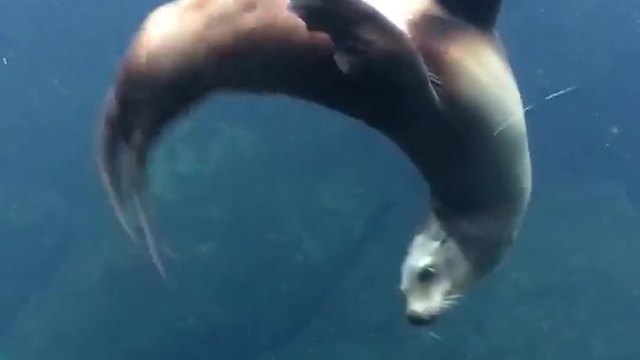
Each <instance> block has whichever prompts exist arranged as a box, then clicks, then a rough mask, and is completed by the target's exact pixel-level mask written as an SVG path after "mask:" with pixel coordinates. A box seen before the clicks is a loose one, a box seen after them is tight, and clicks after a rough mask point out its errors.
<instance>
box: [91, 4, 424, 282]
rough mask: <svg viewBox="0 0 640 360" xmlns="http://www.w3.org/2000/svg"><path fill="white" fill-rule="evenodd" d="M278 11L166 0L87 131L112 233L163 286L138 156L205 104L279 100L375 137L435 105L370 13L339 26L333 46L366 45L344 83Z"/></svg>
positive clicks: (407, 53)
mask: <svg viewBox="0 0 640 360" xmlns="http://www.w3.org/2000/svg"><path fill="white" fill-rule="evenodd" d="M289 5H290V4H289V3H288V2H287V1H286V0H217V1H211V0H176V1H173V2H170V3H167V4H164V5H162V6H160V7H158V8H156V9H155V10H154V11H152V12H151V13H150V14H149V16H148V17H147V18H146V19H145V21H144V22H143V24H142V26H141V27H140V29H139V30H138V32H137V33H136V34H135V36H134V38H133V39H132V41H131V44H130V46H129V49H128V50H127V52H126V54H125V57H124V60H123V62H122V64H121V66H120V68H119V71H118V74H117V78H116V81H115V84H113V85H112V86H111V88H110V90H109V92H108V96H107V100H106V104H105V107H104V109H103V112H102V114H101V118H100V121H99V135H98V136H99V141H98V166H99V170H100V174H101V178H102V181H103V184H104V186H105V189H106V191H107V193H108V195H109V199H110V202H111V204H112V205H113V207H114V211H115V213H116V216H117V218H118V220H119V222H120V224H121V225H122V226H123V228H124V229H125V230H126V232H127V234H128V236H129V237H130V238H131V239H133V240H134V241H138V240H139V239H140V238H142V239H144V242H145V243H146V246H147V248H148V253H149V255H150V257H151V258H152V261H153V262H154V264H155V266H156V267H157V269H158V270H159V272H160V274H161V275H162V276H163V277H166V271H165V268H164V265H163V262H162V261H161V257H160V254H159V252H158V249H157V244H156V241H155V239H154V236H153V233H152V231H151V227H150V222H149V219H148V215H147V211H146V206H145V202H144V198H143V195H144V190H145V188H146V181H147V179H146V167H147V163H148V157H149V153H150V151H151V148H152V147H153V145H154V144H155V143H156V142H157V141H158V139H159V138H160V137H161V135H162V134H163V132H164V131H165V130H166V129H167V128H169V126H170V125H172V124H174V123H176V122H177V121H178V119H179V118H180V117H181V115H185V114H186V113H187V111H188V109H190V108H191V107H193V106H194V105H196V104H197V103H198V102H199V101H202V100H203V99H204V98H206V97H207V96H210V97H212V96H215V95H217V94H222V93H225V92H251V93H259V94H282V95H286V96H290V97H294V98H298V99H303V100H306V101H311V102H314V103H317V104H320V105H323V106H325V107H327V108H330V109H333V110H335V111H338V112H341V113H343V114H346V115H348V116H350V117H352V118H355V119H359V120H361V121H363V122H364V123H366V124H368V125H370V126H372V127H374V128H378V129H384V131H388V130H390V129H394V128H399V126H401V125H402V123H403V122H408V123H413V122H415V121H414V120H412V117H415V116H418V114H420V116H422V112H423V110H422V109H431V108H434V107H435V103H434V104H428V103H427V102H429V101H435V96H434V88H433V87H432V86H431V83H430V81H429V78H428V77H427V72H426V71H424V69H423V67H424V63H423V62H422V60H421V59H420V57H419V56H418V54H417V53H416V52H415V49H414V48H413V46H412V45H411V43H410V42H409V39H408V38H407V37H406V35H405V34H404V33H402V32H401V31H399V30H398V29H397V28H396V27H395V26H394V25H393V24H392V23H391V22H389V21H387V20H386V19H385V18H384V17H383V16H382V15H380V14H379V13H378V12H376V11H366V13H367V14H368V16H367V17H366V18H363V19H355V18H350V19H346V20H348V21H350V22H351V23H352V24H351V25H348V24H344V25H346V28H347V29H348V34H349V36H347V37H346V38H344V39H338V41H337V42H336V43H339V44H345V42H346V41H348V39H349V38H354V39H356V40H357V39H364V38H366V39H367V44H366V46H363V47H361V48H360V49H359V50H358V57H359V62H358V64H357V66H354V67H353V68H352V69H350V71H348V73H347V72H345V69H344V68H342V67H341V66H340V64H341V62H340V61H339V55H340V52H339V51H337V48H336V47H335V44H334V41H332V40H331V39H330V38H329V36H328V35H327V34H325V33H323V32H317V31H312V30H309V29H308V27H307V24H305V22H304V21H303V20H302V19H301V17H300V16H298V15H297V14H296V13H295V11H292V10H291V9H290V8H289ZM316 9H317V10H320V8H318V7H316ZM342 13H343V14H348V12H344V11H342ZM354 13H355V12H354ZM342 27H343V28H344V26H342ZM345 46H346V45H345ZM347 47H348V46H347ZM349 50H350V51H352V50H354V49H349ZM390 120H393V121H390ZM128 212H132V214H130V215H133V216H134V217H135V218H137V223H135V222H134V223H133V224H130V223H129V221H128V216H127V213H128Z"/></svg>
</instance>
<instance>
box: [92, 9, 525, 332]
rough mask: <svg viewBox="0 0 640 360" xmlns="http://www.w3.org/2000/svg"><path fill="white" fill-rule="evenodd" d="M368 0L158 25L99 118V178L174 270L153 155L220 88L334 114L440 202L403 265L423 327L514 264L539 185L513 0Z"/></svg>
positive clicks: (143, 38) (183, 14) (198, 13)
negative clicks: (509, 258)
mask: <svg viewBox="0 0 640 360" xmlns="http://www.w3.org/2000/svg"><path fill="white" fill-rule="evenodd" d="M366 1H367V2H368V3H367V2H363V0H292V1H291V4H288V3H287V2H285V1H284V0H225V1H222V0H218V1H211V0H177V1H175V2H173V3H170V4H168V5H165V6H163V7H161V8H160V9H158V10H157V11H156V12H154V13H153V14H152V15H151V16H150V17H149V18H148V19H147V21H146V22H145V26H143V28H142V29H141V31H140V32H139V34H138V35H137V36H136V38H135V39H134V41H133V43H132V46H131V48H130V49H129V52H128V54H127V57H126V59H125V62H124V63H123V66H122V69H121V72H120V75H119V78H118V82H117V83H116V85H115V86H114V88H113V90H112V92H111V96H110V98H109V101H108V103H107V107H106V110H105V114H104V116H103V119H102V121H101V124H102V131H101V140H102V141H101V150H100V167H101V172H102V175H103V180H104V182H105V185H106V188H107V189H108V191H109V192H110V195H111V198H112V203H113V204H114V205H115V208H116V213H117V214H118V216H119V217H120V220H121V222H122V223H123V224H125V227H126V228H128V227H127V226H126V222H125V221H124V216H123V207H124V203H125V202H126V201H131V202H133V203H134V206H135V208H134V209H135V210H134V211H135V212H136V214H138V216H139V218H140V219H139V220H140V225H141V227H142V230H143V232H144V238H145V240H146V241H147V243H148V246H149V249H150V253H151V255H152V257H153V258H154V261H155V263H156V265H157V266H158V268H159V269H160V270H161V272H163V273H164V270H163V268H162V265H161V262H160V260H159V257H158V254H157V251H156V250H155V243H154V241H153V237H152V236H151V234H150V231H149V229H148V224H147V221H146V217H145V211H144V210H143V207H142V202H141V200H140V196H141V194H142V192H143V191H142V190H144V170H145V166H146V157H147V154H148V151H149V149H150V147H151V145H152V144H153V142H154V141H155V140H157V138H158V136H159V134H161V132H162V131H163V130H164V129H166V128H167V126H168V125H169V124H171V123H173V122H175V121H176V119H177V118H178V115H181V114H182V113H184V111H186V109H188V108H189V106H191V105H193V104H195V103H196V102H197V101H199V100H202V99H203V98H204V97H205V95H208V94H215V93H218V92H221V91H244V92H254V93H255V92H257V93H280V94H285V95H289V96H293V97H297V98H302V99H306V100H309V101H313V102H316V103H318V104H322V105H324V106H326V107H328V108H331V109H334V110H337V111H340V112H342V113H344V114H347V115H349V116H351V117H353V118H356V119H359V120H362V121H363V122H365V123H366V124H368V125H370V126H372V127H374V128H376V129H377V130H379V131H380V132H382V133H383V134H384V135H386V136H387V137H388V138H390V139H391V140H392V141H393V142H395V143H396V144H397V145H398V146H399V147H400V148H401V149H402V151H403V152H404V153H405V154H407V156H408V157H409V158H410V159H411V160H412V162H413V163H414V164H415V165H416V166H417V168H418V169H419V170H420V172H421V174H422V175H423V177H424V178H425V180H426V181H427V182H428V183H429V185H430V191H431V202H432V203H431V209H430V212H429V214H428V216H427V217H426V222H425V224H424V226H423V227H422V228H421V229H420V231H419V232H418V234H417V235H416V236H415V238H414V240H413V242H412V243H411V246H410V248H409V251H408V254H407V256H406V258H405V261H404V263H403V266H402V279H401V286H400V287H401V289H402V291H403V292H404V293H405V295H406V298H407V316H408V318H409V320H410V322H411V323H413V324H426V323H429V322H430V321H431V320H432V319H433V318H434V317H435V316H437V315H438V314H439V313H440V312H442V310H443V309H445V308H446V307H447V306H448V305H450V304H451V303H452V302H453V300H454V299H455V298H456V297H458V296H460V295H462V294H463V293H464V292H465V291H466V290H467V289H468V288H469V286H471V285H472V284H473V283H475V282H476V281H477V280H478V279H480V278H482V277H483V276H484V275H486V274H488V273H489V272H490V271H491V270H492V269H493V268H495V266H496V265H497V264H498V263H499V262H500V260H501V259H502V256H503V255H504V253H505V251H506V250H507V249H508V248H509V247H510V246H511V245H512V243H513V240H514V238H515V237H516V235H517V232H518V229H519V227H520V223H521V220H522V217H523V215H524V213H525V210H526V208H527V205H528V201H529V194H530V189H531V165H530V160H529V151H528V143H527V135H526V127H525V122H524V111H523V106H522V103H521V100H520V94H519V91H518V87H517V85H516V82H515V80H514V77H513V74H512V73H511V69H510V67H509V64H508V61H507V59H506V57H505V55H504V53H503V50H502V48H501V46H500V44H499V40H498V38H497V35H496V34H495V31H494V24H495V19H496V17H497V14H498V10H499V7H500V1H499V0H486V1H474V0H439V1H436V0H405V1H407V2H406V3H402V2H401V1H400V2H399V1H394V9H395V10H394V12H393V13H392V14H391V13H388V10H385V9H384V8H382V7H380V3H376V2H380V1H383V0H366ZM403 6H404V7H403ZM385 11H387V12H386V13H385ZM178 24H180V26H178ZM123 153H124V154H123ZM123 168H124V169H123ZM125 171H128V173H127V172H125ZM123 172H124V173H123ZM128 231H129V233H130V235H131V236H132V237H135V234H134V232H133V231H132V230H128Z"/></svg>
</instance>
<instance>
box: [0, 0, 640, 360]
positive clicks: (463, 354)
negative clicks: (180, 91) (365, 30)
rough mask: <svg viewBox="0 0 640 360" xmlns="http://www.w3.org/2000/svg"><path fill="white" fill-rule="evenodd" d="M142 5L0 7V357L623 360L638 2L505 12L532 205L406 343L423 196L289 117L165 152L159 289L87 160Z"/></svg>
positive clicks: (161, 157)
mask: <svg viewBox="0 0 640 360" xmlns="http://www.w3.org/2000/svg"><path fill="white" fill-rule="evenodd" d="M158 3H159V2H155V1H150V0H142V1H136V2H133V1H125V0H114V1H108V2H106V1H104V2H93V1H78V0H59V1H52V0H42V1H33V0H26V1H10V0H0V139H1V141H0V204H1V206H2V208H3V211H2V212H0V359H2V360H63V359H64V360H85V359H86V360H89V359H91V360H103V359H104V360H106V359H109V360H113V359H118V360H129V359H131V360H133V359H138V360H146V359H153V360H165V359H166V360H170V359H181V360H192V359H193V360H200V359H239V360H245V359H247V360H248V359H264V360H272V359H283V360H286V359H327V358H330V359H334V360H338V359H349V360H354V359H368V360H371V359H386V360H388V359H398V360H400V359H422V358H424V359H427V358H428V359H434V360H435V359H437V360H440V359H456V360H461V359H491V360H499V359H519V360H534V359H535V360H543V359H544V360H552V359H553V360H555V359H584V360H591V359H593V360H596V359H597V360H601V359H607V360H632V359H636V358H638V357H639V356H640V342H638V341H637V338H638V337H637V334H638V333H639V330H640V327H639V326H638V324H639V323H640V307H638V306H637V304H639V303H640V285H638V284H640V281H639V280H638V279H639V278H640V264H639V262H638V260H637V254H640V166H639V165H640V146H639V145H638V142H637V138H638V134H640V122H639V121H638V120H639V119H640V112H639V111H638V107H637V99H638V94H640V83H639V82H638V79H640V61H638V58H640V42H639V41H638V39H639V38H640V3H638V2H637V1H636V0H618V1H616V2H615V6H614V5H613V2H611V1H610V0H569V1H552V0H541V1H531V2H523V1H515V0H513V1H511V0H506V1H505V5H504V10H503V12H502V14H501V17H500V25H499V30H500V31H501V34H502V38H503V41H504V43H505V47H506V48H507V50H508V52H509V56H510V60H511V63H512V66H513V68H514V71H515V73H516V76H517V78H518V82H519V84H520V86H521V90H522V93H523V97H524V99H525V103H526V104H533V103H535V104H536V107H535V108H534V109H532V110H531V111H530V112H529V113H528V114H527V118H528V126H529V134H530V142H531V153H532V154H531V155H532V159H533V165H534V193H533V198H532V202H531V207H530V210H529V213H528V215H527V219H526V221H525V224H524V227H523V229H522V234H521V236H520V238H519V240H518V242H517V244H516V246H515V247H514V248H513V251H512V252H511V253H510V254H509V255H508V257H507V259H506V260H505V262H504V263H503V264H502V265H501V266H500V268H499V269H498V271H497V272H496V273H495V274H492V275H491V276H490V277H489V278H487V279H486V280H484V281H483V282H482V284H481V286H478V287H477V288H476V289H475V290H474V291H473V292H472V293H470V294H469V295H468V296H467V297H465V298H464V299H463V300H462V301H461V303H460V304H459V305H457V306H456V307H454V308H452V309H451V310H450V311H449V312H448V313H447V314H446V315H445V316H443V317H442V319H441V320H440V321H439V322H438V324H437V325H436V326H435V327H433V328H432V329H430V330H424V329H421V330H418V329H415V328H411V327H409V325H408V324H407V323H406V320H405V319H404V317H403V299H402V297H401V294H400V292H399V291H398V284H399V268H400V263H401V261H402V257H403V255H404V252H405V249H406V246H407V245H408V242H409V239H410V238H411V236H412V234H413V230H414V229H415V226H416V223H417V222H418V221H420V219H421V216H422V215H423V214H424V212H425V210H426V208H427V206H428V204H427V203H426V202H425V199H426V196H427V192H426V187H425V185H424V184H423V183H422V181H421V179H420V178H419V176H418V174H417V172H416V170H415V169H414V168H413V167H412V165H411V164H410V163H409V161H408V160H407V159H406V158H405V157H404V156H403V155H402V154H401V153H400V152H399V151H398V150H397V149H396V148H395V147H394V146H392V145H391V144H390V143H389V142H388V141H387V140H386V139H385V138H383V137H382V136H380V135H379V134H377V133H375V132H374V131H372V130H370V129H367V128H364V126H361V125H360V124H358V123H356V122H353V121H349V120H347V119H345V118H344V117H342V116H339V115H337V114H335V113H333V112H330V111H328V110H325V109H322V108H320V107H318V106H314V105H309V104H305V103H302V102H300V101H292V100H287V99H281V98H256V97H233V98H231V97H229V98H225V99H222V100H221V101H220V102H217V103H215V104H213V103H211V104H207V105H206V106H203V107H202V108H200V109H198V110H197V111H196V112H195V113H194V114H192V115H190V119H191V120H192V121H189V122H188V123H184V124H182V125H181V126H179V127H178V128H176V129H175V131H173V132H172V133H171V134H170V135H169V136H168V137H167V139H166V141H165V142H164V143H163V144H162V146H161V147H160V148H159V149H158V151H157V153H156V154H155V155H154V158H153V165H152V172H153V175H154V176H153V181H152V184H151V187H152V201H153V204H154V207H153V208H154V211H153V217H154V219H155V220H156V225H157V226H158V227H159V229H158V230H159V233H160V234H161V236H160V242H161V243H162V244H163V250H162V251H163V253H164V256H165V257H166V259H167V260H166V262H167V268H168V271H169V272H170V273H171V274H172V276H171V278H170V280H169V282H168V283H162V282H161V281H160V278H159V277H158V276H157V273H156V272H155V270H154V268H153V267H152V266H151V265H150V263H149V261H148V259H147V258H146V256H145V254H144V251H143V249H142V247H139V246H134V245H132V244H131V243H130V242H128V241H127V239H126V238H125V237H124V236H123V234H122V232H121V231H120V229H119V228H118V227H117V224H116V222H115V219H114V217H113V216H112V214H111V210H110V208H109V207H108V206H107V203H106V199H105V196H104V194H103V191H102V189H101V187H100V184H99V181H98V176H97V174H96V170H95V163H94V158H93V147H92V146H93V144H92V141H93V139H94V135H95V121H96V117H97V115H98V111H99V109H100V106H101V104H102V99H103V96H104V92H105V90H106V88H107V86H108V85H109V83H110V82H111V81H112V77H113V75H114V72H115V69H116V67H117V65H118V63H119V61H120V59H121V56H122V54H123V52H124V50H125V49H126V46H127V44H128V42H129V40H130V37H131V35H132V33H133V31H134V30H135V29H136V28H137V26H138V24H139V22H140V21H141V20H142V19H143V18H144V17H145V16H146V14H147V13H148V11H149V10H150V9H152V8H153V7H154V6H156V5H157V4H158ZM572 86H577V88H576V89H575V90H573V91H571V92H569V93H566V94H564V95H561V96H558V97H554V98H552V99H550V100H548V101H543V99H544V98H545V97H546V96H548V95H550V94H553V93H555V92H557V91H561V90H563V89H566V88H569V87H572ZM347 150H348V151H347Z"/></svg>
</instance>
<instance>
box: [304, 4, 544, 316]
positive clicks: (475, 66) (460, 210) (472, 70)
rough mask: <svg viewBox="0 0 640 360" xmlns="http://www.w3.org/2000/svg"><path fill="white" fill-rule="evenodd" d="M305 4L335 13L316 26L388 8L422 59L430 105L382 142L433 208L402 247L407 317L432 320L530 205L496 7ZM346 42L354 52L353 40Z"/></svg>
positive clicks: (520, 119) (519, 112) (480, 270)
mask: <svg viewBox="0 0 640 360" xmlns="http://www.w3.org/2000/svg"><path fill="white" fill-rule="evenodd" d="M294 1H295V0H294ZM305 3H306V4H309V3H311V4H315V6H318V7H323V8H324V9H325V10H324V11H326V9H327V8H331V9H333V10H332V11H333V12H332V13H331V15H329V14H327V13H324V14H323V16H322V17H321V18H322V19H332V18H333V17H335V16H336V15H337V14H339V13H340V10H336V9H338V8H341V9H345V8H349V11H350V16H352V17H354V18H355V17H358V16H365V15H366V14H368V12H369V11H370V10H367V9H362V7H365V8H366V7H369V8H371V7H370V6H369V5H371V6H373V7H375V8H377V9H379V10H382V11H391V8H393V13H392V14H391V13H390V20H391V21H392V22H393V23H394V24H395V26H396V27H397V28H398V29H399V30H401V31H403V32H404V33H405V34H406V36H407V37H408V38H409V39H410V42H411V46H412V48H413V49H415V50H416V51H417V52H418V53H419V55H420V57H421V59H422V60H423V61H424V67H423V68H424V70H425V71H426V72H427V73H428V78H429V79H430V82H431V86H432V87H433V88H434V91H435V98H436V99H437V102H435V103H436V105H437V106H433V107H431V108H430V109H427V108H425V109H424V111H423V112H422V115H423V117H422V118H421V119H418V118H412V119H413V121H411V122H405V123H404V124H403V128H402V131H387V132H386V133H385V134H386V135H387V136H389V137H390V138H392V139H393V140H394V141H395V142H396V144H398V145H399V146H400V147H401V148H402V149H403V151H404V152H405V153H406V154H407V155H408V156H409V157H410V158H411V160H412V161H413V163H414V164H415V165H416V166H417V168H418V169H419V170H420V172H421V173H422V175H423V177H424V178H425V180H426V181H427V182H428V183H429V186H430V192H431V209H430V212H429V214H428V216H427V220H426V222H425V225H424V226H423V227H422V228H421V229H419V231H418V233H417V235H416V236H415V238H414V240H413V242H412V244H411V246H410V247H409V250H408V253H407V256H406V258H405V261H404V263H403V266H402V277H401V285H400V288H401V290H402V291H403V292H404V293H405V295H406V298H407V313H408V316H410V317H414V318H415V317H419V318H424V319H430V318H433V317H434V316H437V315H438V314H440V313H441V312H442V311H443V310H444V309H446V308H447V307H449V306H450V305H451V304H453V303H454V302H455V301H454V299H458V298H459V297H460V296H461V295H463V294H464V293H466V291H467V290H468V289H469V288H470V287H471V286H472V285H473V284H475V283H476V282H477V281H479V280H480V279H482V278H483V277H485V276H486V275H487V274H488V273H490V272H491V271H492V270H493V269H494V268H495V267H496V266H497V265H498V264H499V263H500V262H501V260H502V259H503V257H504V255H505V254H506V252H507V251H508V250H509V249H510V247H511V246H512V244H513V242H514V240H515V238H516V236H517V234H518V231H519V228H520V224H521V222H522V219H523V217H524V214H525V212H526V209H527V207H528V202H529V196H530V192H531V163H530V158H529V149H528V140H527V134H526V125H525V122H524V108H523V105H522V101H521V98H520V93H519V90H518V86H517V83H516V81H515V79H514V75H513V73H512V71H511V68H510V66H509V63H508V59H507V57H506V54H505V52H504V49H503V47H502V45H501V43H500V40H499V38H498V35H497V33H496V31H495V28H494V27H495V23H496V20H497V16H498V12H499V9H500V5H501V1H499V0H486V1H472V0H439V1H438V0H423V1H416V0H398V1H394V2H393V5H389V6H390V7H389V8H388V9H387V8H386V6H387V3H384V2H382V0H315V1H313V0H306V2H305ZM327 4H329V5H330V6H327ZM357 4H359V5H357ZM307 6H310V7H312V6H311V5H307ZM385 9H386V10H385ZM356 11H360V14H356V13H355V12H356ZM342 24H343V28H344V27H345V26H344V22H342ZM335 26H336V25H335V24H334V23H333V22H331V21H329V20H325V23H324V24H321V26H320V27H319V29H321V30H323V31H327V32H328V33H329V34H330V35H331V36H332V39H334V40H336V42H337V43H340V42H341V41H344V40H343V38H344V37H343V36H342V35H341V34H340V33H338V34H335V32H336V31H335V29H334V27H335ZM343 31H344V29H343ZM336 35H337V36H336ZM360 40H361V41H360V45H362V44H363V43H366V37H362V38H361V39H360ZM348 43H349V44H350V45H351V46H352V47H355V46H354V45H353V43H354V40H353V39H349V42H348ZM338 47H339V46H338ZM356 55H357V54H356ZM422 96H423V98H424V99H426V100H424V103H425V104H433V102H432V101H430V100H429V99H428V96H429V95H428V94H423V95H422ZM432 109H434V110H435V111H432ZM421 274H427V275H421ZM420 279H422V280H420Z"/></svg>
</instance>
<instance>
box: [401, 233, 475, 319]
mask: <svg viewBox="0 0 640 360" xmlns="http://www.w3.org/2000/svg"><path fill="white" fill-rule="evenodd" d="M472 276H473V274H472V273H471V267H470V264H469V262H468V260H467V259H466V258H465V257H464V255H463V254H462V252H461V251H460V248H459V247H458V245H457V244H456V242H455V241H452V240H447V239H446V238H445V239H439V240H436V239H433V238H431V237H430V236H429V235H428V234H424V233H423V234H419V235H417V236H416V237H415V238H414V240H413V243H412V244H411V247H410V248H409V253H408V254H407V257H406V258H405V261H404V263H403V265H402V279H401V285H400V290H402V292H403V293H404V295H405V296H406V302H407V310H406V311H407V318H408V320H409V322H410V323H411V324H412V325H428V324H430V323H432V322H433V320H435V318H436V317H437V316H438V315H439V314H440V313H441V312H442V311H444V310H445V309H446V308H448V307H450V306H451V305H453V304H454V303H455V300H456V299H457V298H458V297H460V296H462V292H463V291H464V289H465V288H466V287H467V285H468V284H469V282H470V279H471V277H472Z"/></svg>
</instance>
